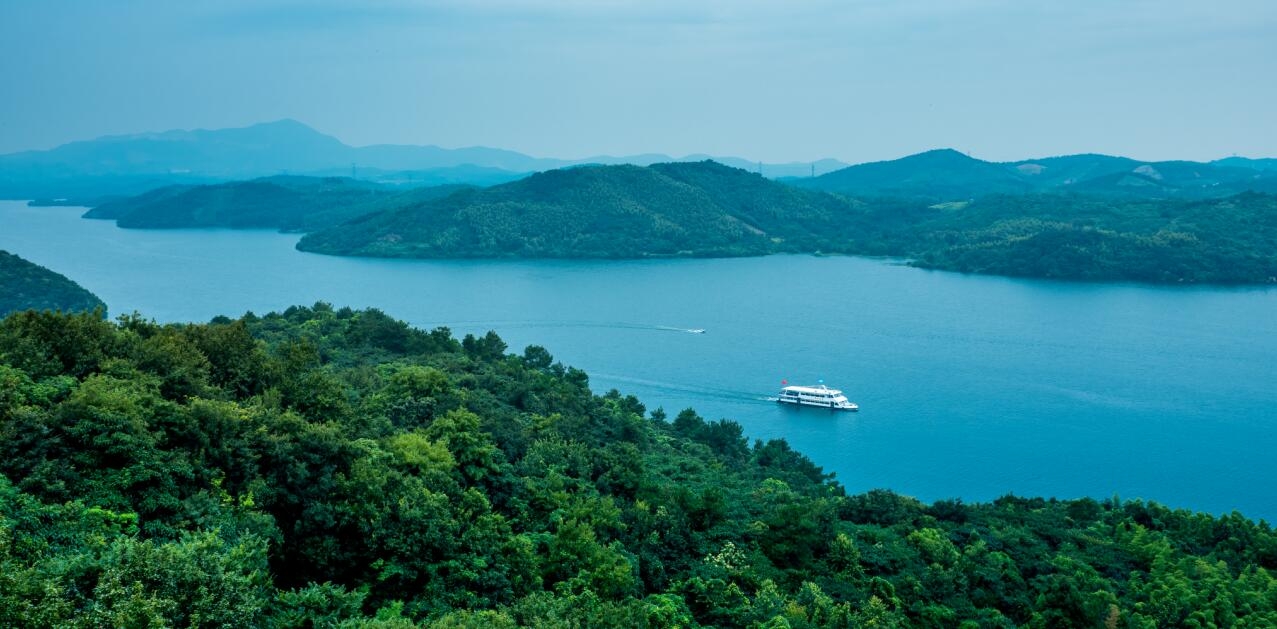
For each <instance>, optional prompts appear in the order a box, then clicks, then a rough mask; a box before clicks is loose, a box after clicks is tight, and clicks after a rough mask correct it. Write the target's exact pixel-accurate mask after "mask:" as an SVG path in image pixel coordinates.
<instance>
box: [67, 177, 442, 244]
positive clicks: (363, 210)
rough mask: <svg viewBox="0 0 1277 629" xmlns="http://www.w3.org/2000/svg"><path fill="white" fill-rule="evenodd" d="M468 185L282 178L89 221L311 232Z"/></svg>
mask: <svg viewBox="0 0 1277 629" xmlns="http://www.w3.org/2000/svg"><path fill="white" fill-rule="evenodd" d="M466 187H467V186H460V185H445V186H433V187H426V188H413V189H409V190H402V189H396V188H390V187H387V186H383V185H378V184H373V183H369V182H365V181H360V180H354V179H349V178H342V177H300V176H277V177H265V178H262V179H254V180H251V181H236V182H230V183H221V184H212V185H200V186H168V187H164V188H159V189H156V190H151V191H150V192H146V193H144V194H141V195H138V196H136V197H129V198H125V199H117V200H114V201H110V202H107V203H104V204H102V205H99V206H97V207H95V208H93V209H91V210H89V211H88V212H87V213H85V215H84V216H85V218H101V219H113V220H115V221H116V223H117V224H118V225H119V226H120V227H127V228H142V229H148V228H149V229H163V228H182V227H231V228H238V229H244V228H273V229H283V230H287V231H311V230H315V229H320V228H323V227H328V226H331V225H335V224H338V223H341V222H344V221H347V220H350V219H352V218H355V217H357V216H361V215H363V214H367V213H369V212H376V211H380V210H382V209H384V208H385V207H396V206H399V205H402V204H407V203H414V202H419V201H422V200H427V199H433V198H436V197H440V196H446V195H448V194H451V193H453V192H456V191H458V190H461V189H464V188H466Z"/></svg>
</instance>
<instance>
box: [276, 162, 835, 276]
mask: <svg viewBox="0 0 1277 629" xmlns="http://www.w3.org/2000/svg"><path fill="white" fill-rule="evenodd" d="M849 205H850V204H849V203H848V201H846V200H844V199H838V198H836V197H834V196H832V195H829V194H825V193H823V192H815V191H808V190H800V189H797V188H794V187H791V186H786V185H784V184H780V183H777V182H774V181H771V180H768V179H765V178H763V177H761V176H759V175H757V174H754V173H749V172H746V171H744V170H741V169H738V168H732V167H730V166H724V165H722V164H718V163H716V162H711V161H704V162H692V163H683V162H679V163H667V164H654V165H652V166H648V167H640V166H628V165H621V166H580V167H574V168H565V169H559V170H552V171H546V172H543V173H538V174H535V175H532V176H531V177H528V178H526V179H522V180H519V181H515V182H511V183H507V184H503V185H499V186H493V187H491V188H481V189H472V190H465V191H462V192H460V193H457V194H453V195H451V196H447V197H443V198H440V199H435V200H431V201H425V202H422V203H417V204H413V205H410V206H407V207H402V208H399V209H392V210H387V211H383V212H380V213H376V214H369V215H366V216H364V217H361V218H358V219H355V220H353V221H351V222H349V223H345V224H342V225H339V226H336V227H333V228H330V229H327V230H322V231H319V232H315V233H312V234H309V235H307V236H306V237H304V238H302V240H301V242H300V243H298V248H299V249H301V250H303V251H315V252H319V253H329V254H335V255H358V256H383V257H418V258H458V257H483V258H494V257H535V258H639V257H648V256H701V257H714V256H741V255H762V254H766V253H775V252H782V251H792V252H800V251H816V250H822V249H826V248H829V247H836V246H837V245H838V243H839V242H841V241H842V240H843V239H845V236H846V231H845V230H844V229H843V228H842V223H841V222H840V221H838V220H837V219H838V217H839V215H840V214H842V213H844V212H845V211H847V208H848V207H849Z"/></svg>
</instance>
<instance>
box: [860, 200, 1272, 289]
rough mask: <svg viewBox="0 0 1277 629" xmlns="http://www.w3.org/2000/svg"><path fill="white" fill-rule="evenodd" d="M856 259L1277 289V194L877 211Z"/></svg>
mask: <svg viewBox="0 0 1277 629" xmlns="http://www.w3.org/2000/svg"><path fill="white" fill-rule="evenodd" d="M847 220H848V222H849V223H850V224H853V225H856V226H858V227H859V228H860V234H861V237H859V238H857V239H854V240H853V241H852V243H851V245H850V247H851V249H852V251H853V252H855V253H861V254H868V255H890V256H900V257H907V258H910V259H911V260H913V264H915V265H916V266H922V267H926V268H934V269H944V270H950V271H962V272H971V273H989V274H996V275H1013V276H1022V277H1041V278H1054V279H1071V280H1100V281H1112V280H1127V281H1140V282H1155V283H1192V282H1210V283H1274V282H1277V195H1271V194H1260V193H1244V194H1240V195H1237V196H1233V197H1228V198H1225V199H1205V200H1191V201H1185V200H1149V199H1114V198H1106V197H1086V196H1062V195H1016V196H1010V195H999V196H991V197H985V198H981V199H977V200H975V201H972V202H963V203H946V204H937V205H933V206H930V207H920V206H918V205H907V204H906V205H894V206H893V205H889V204H874V205H868V206H864V207H863V208H862V209H861V210H859V211H857V212H856V213H854V214H853V215H851V216H849V217H848V219H847Z"/></svg>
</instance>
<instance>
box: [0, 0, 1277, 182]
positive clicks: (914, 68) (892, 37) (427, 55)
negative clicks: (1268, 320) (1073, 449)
mask: <svg viewBox="0 0 1277 629" xmlns="http://www.w3.org/2000/svg"><path fill="white" fill-rule="evenodd" d="M0 80H2V83H0V84H2V85H3V86H4V93H3V97H2V98H0V152H10V151H16V150H22V149H31V148H48V147H51V146H54V145H57V144H60V143H63V142H67V141H71V140H76V139H85V138H90V137H96V136H99V135H104V134H115V133H131V132H139V131H151V130H163V129H170V128H196V127H203V128H217V127H227V126H243V125H247V124H251V123H254V122H261V121H267V120H274V119H279V118H295V119H297V120H300V121H302V122H305V123H307V124H309V125H311V126H313V127H315V128H317V129H319V130H321V131H323V132H326V133H330V134H332V135H335V136H337V137H338V138H340V139H342V140H344V141H346V142H347V143H349V144H355V145H363V144H374V143H412V144H438V145H441V146H446V147H459V146H470V145H486V146H496V147H503V148H510V149H514V150H518V151H522V152H525V153H530V154H534V155H539V156H553V157H565V158H574V157H584V156H587V155H595V154H603V153H610V154H631V153H640V152H663V153H669V154H673V155H682V154H686V153H712V154H720V155H739V156H743V157H746V158H750V159H759V160H766V161H787V160H799V161H806V160H812V159H816V158H821V157H836V158H839V159H843V160H847V161H852V162H859V161H866V160H874V159H888V158H894V157H898V156H901V155H904V154H908V153H913V152H917V151H921V150H925V149H929V148H936V147H953V148H957V149H960V150H963V151H967V152H970V153H971V154H972V155H974V156H976V157H981V158H985V159H993V160H1009V159H1017V158H1025V157H1034V156H1046V155H1056V154H1065V153H1078V152H1102V153H1113V154H1123V155H1129V156H1132V157H1136V158H1140V159H1176V158H1183V159H1211V158H1217V157H1223V156H1227V155H1230V154H1233V153H1237V154H1241V155H1248V156H1271V155H1277V113H1275V111H1277V110H1275V109H1274V104H1275V103H1277V2H1272V1H1271V0H1214V1H1211V2H1205V1H1191V2H1190V1H1179V0H1158V1H1152V0H1147V1H1117V0H1103V1H1101V0H1073V1H1068V2H1062V1H1058V0H1050V1H1046V0H945V1H939V0H933V1H921V0H833V1H813V2H755V1H752V0H710V1H706V2H690V1H668V0H643V1H638V0H635V1H609V0H593V1H585V0H566V1H562V2H523V1H514V0H494V1H489V2H479V1H473V2H472V1H460V0H458V1H451V0H448V1H431V2H404V1H378V0H364V1H351V2H332V1H325V0H311V1H307V2H299V1H281V0H251V1H238V0H232V1H224V2H206V1H200V0H189V1H181V2H175V1H172V0H161V1H113V2H97V1H81V2H73V1H62V0H31V1H27V0H0Z"/></svg>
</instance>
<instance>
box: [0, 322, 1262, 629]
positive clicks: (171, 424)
mask: <svg viewBox="0 0 1277 629" xmlns="http://www.w3.org/2000/svg"><path fill="white" fill-rule="evenodd" d="M507 349H508V348H507V347H506V345H505V343H504V342H502V340H501V339H500V338H499V337H497V335H495V334H492V333H489V334H487V335H484V336H482V337H474V336H466V337H465V338H464V339H461V340H458V339H456V338H454V337H453V336H452V335H451V334H450V333H449V331H448V330H447V329H444V328H440V329H436V330H433V331H429V332H427V331H421V330H414V329H410V328H408V327H407V326H406V325H404V324H403V323H401V322H398V321H395V320H393V319H391V318H389V317H387V316H386V315H384V314H382V313H381V312H379V311H376V310H366V311H352V310H349V309H340V310H337V309H333V308H332V307H330V306H327V305H325V304H316V305H315V306H314V307H313V308H291V309H289V310H288V311H286V312H284V313H281V314H271V315H267V316H264V317H258V316H254V315H251V314H249V315H245V316H244V317H241V318H239V319H233V320H232V319H227V318H218V319H215V320H214V321H212V322H211V323H208V324H180V325H178V324H170V325H159V324H156V323H153V322H151V321H148V320H146V319H144V318H141V317H139V316H136V315H134V316H128V317H122V318H120V319H119V320H118V322H114V323H113V322H109V321H104V320H103V319H101V318H100V317H98V316H96V315H93V314H54V313H49V312H43V313H41V312H34V311H26V312H20V313H15V314H12V315H10V316H9V317H8V318H6V319H4V320H2V321H0V625H3V626H53V625H58V626H84V627H90V626H92V627H97V626H202V627H235V626H252V627H262V626H265V627H332V626H347V627H409V626H429V627H441V628H442V627H449V628H455V627H515V626H534V627H535V626H541V627H626V628H629V627H698V626H703V627H710V626H713V627H759V628H762V627H792V628H797V627H852V628H859V627H866V628H868V627H927V628H933V627H934V628H942V627H943V628H949V627H959V628H962V629H976V628H982V627H990V628H992V627H1016V626H1028V627H1044V628H1045V627H1087V628H1090V627H1121V628H1140V629H1152V628H1154V627H1197V628H1205V627H1231V628H1235V629H1243V628H1258V627H1272V626H1277V579H1275V578H1274V576H1273V573H1272V571H1273V570H1275V569H1277V534H1275V533H1274V531H1273V530H1272V529H1271V527H1270V526H1269V525H1268V524H1266V523H1263V522H1260V523H1256V522H1254V521H1252V520H1250V519H1248V518H1246V517H1244V516H1243V515H1239V514H1231V515H1225V516H1212V515H1207V514H1200V513H1191V512H1187V511H1180V510H1172V509H1168V508H1166V507H1163V506H1160V505H1157V504H1155V503H1151V502H1143V501H1124V500H1120V499H1118V498H1117V497H1113V498H1108V499H1104V500H1093V499H1089V498H1084V499H1079V500H1065V501H1059V500H1054V499H1041V498H1020V497H1013V496H1007V497H1004V498H1002V499H999V500H996V501H994V502H993V503H990V504H964V503H962V502H960V501H954V500H950V501H939V502H936V503H933V504H929V505H928V504H923V503H921V502H919V501H917V500H914V499H911V498H908V497H905V496H900V495H897V494H894V493H891V492H890V491H886V490H877V491H872V492H869V493H866V494H860V495H848V494H847V493H846V492H845V491H844V489H843V487H842V486H841V485H839V484H838V483H837V482H835V481H834V480H833V479H831V478H830V477H829V476H828V475H826V474H824V473H823V472H822V471H821V469H820V468H819V467H817V466H816V465H814V464H813V463H812V462H811V461H810V460H808V459H807V458H806V457H804V456H803V455H802V454H800V453H798V452H795V451H793V450H792V449H791V448H790V447H789V446H788V445H787V444H786V443H785V442H784V441H783V440H776V441H769V442H766V443H764V442H757V441H756V442H753V443H751V442H750V441H749V440H748V439H747V438H746V436H745V435H743V434H742V431H741V427H740V426H739V425H738V424H736V423H734V422H731V421H729V420H713V421H710V420H707V419H705V418H701V417H699V416H698V415H697V414H696V413H695V412H694V411H692V410H686V411H683V412H680V413H678V414H677V415H676V416H672V417H671V416H669V415H667V414H666V413H665V412H663V411H662V410H661V409H654V410H650V411H649V409H646V408H644V406H643V404H642V403H641V402H640V401H639V400H637V399H634V398H633V397H629V396H625V395H623V394H621V393H618V392H615V391H612V392H608V393H606V394H604V395H595V394H593V393H591V391H590V390H589V388H588V385H589V379H588V376H587V375H586V374H585V373H582V372H581V371H579V370H577V369H573V368H571V367H566V366H564V365H562V364H560V363H557V362H555V361H554V359H553V357H552V356H551V354H550V353H549V352H548V351H546V350H545V349H544V348H541V347H536V346H530V347H528V348H526V349H524V350H523V351H521V352H519V353H513V354H512V353H508V352H507Z"/></svg>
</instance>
